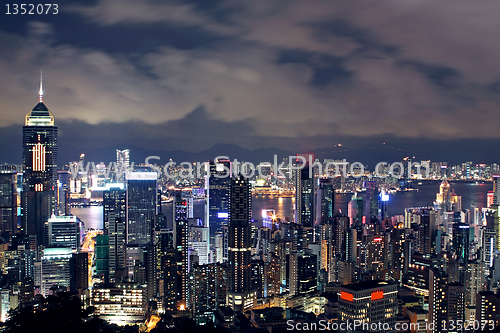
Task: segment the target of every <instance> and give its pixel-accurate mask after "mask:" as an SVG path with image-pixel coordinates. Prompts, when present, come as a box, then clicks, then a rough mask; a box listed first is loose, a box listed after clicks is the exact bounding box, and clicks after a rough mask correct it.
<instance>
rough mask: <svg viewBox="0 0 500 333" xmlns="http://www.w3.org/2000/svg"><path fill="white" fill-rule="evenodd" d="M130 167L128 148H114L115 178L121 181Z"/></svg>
mask: <svg viewBox="0 0 500 333" xmlns="http://www.w3.org/2000/svg"><path fill="white" fill-rule="evenodd" d="M129 167H130V149H124V150H119V149H117V150H116V180H117V181H123V178H124V175H125V173H126V172H127V171H128V169H129Z"/></svg>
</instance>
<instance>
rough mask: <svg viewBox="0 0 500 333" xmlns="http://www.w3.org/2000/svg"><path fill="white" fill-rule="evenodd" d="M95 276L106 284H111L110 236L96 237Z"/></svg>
mask: <svg viewBox="0 0 500 333" xmlns="http://www.w3.org/2000/svg"><path fill="white" fill-rule="evenodd" d="M94 249H95V251H94V254H95V274H96V276H97V277H99V278H100V279H101V280H102V281H103V282H104V283H105V284H107V283H109V250H110V248H109V235H97V236H96V237H95V246H94Z"/></svg>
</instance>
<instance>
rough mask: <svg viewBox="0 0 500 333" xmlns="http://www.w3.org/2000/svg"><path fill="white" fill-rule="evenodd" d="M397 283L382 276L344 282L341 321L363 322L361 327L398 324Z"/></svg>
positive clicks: (372, 328)
mask: <svg viewBox="0 0 500 333" xmlns="http://www.w3.org/2000/svg"><path fill="white" fill-rule="evenodd" d="M397 293H398V291H397V284H396V283H394V282H385V281H381V280H373V281H365V282H361V283H357V284H348V285H345V286H340V287H339V291H338V296H339V306H338V320H339V322H347V321H350V322H353V321H354V320H357V321H359V322H360V323H363V324H364V325H365V326H363V327H361V328H358V330H360V331H369V332H385V331H384V329H383V326H384V325H386V326H388V327H390V328H391V329H393V328H394V326H395V324H396V319H397V313H398V302H397ZM372 325H373V326H372Z"/></svg>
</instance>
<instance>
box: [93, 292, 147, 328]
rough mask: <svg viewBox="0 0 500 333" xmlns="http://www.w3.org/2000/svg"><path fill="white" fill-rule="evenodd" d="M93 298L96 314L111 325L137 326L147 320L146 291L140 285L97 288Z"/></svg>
mask: <svg viewBox="0 0 500 333" xmlns="http://www.w3.org/2000/svg"><path fill="white" fill-rule="evenodd" d="M92 298H93V300H92V304H93V305H94V307H95V308H96V311H95V312H96V314H98V315H99V317H100V318H102V319H104V320H106V321H108V322H109V323H111V324H117V325H127V324H137V323H141V322H144V320H145V318H146V309H147V304H148V302H147V298H146V289H145V288H144V287H142V286H139V285H138V284H134V283H123V282H122V283H119V284H117V285H116V286H114V287H109V286H97V287H94V288H93V290H92Z"/></svg>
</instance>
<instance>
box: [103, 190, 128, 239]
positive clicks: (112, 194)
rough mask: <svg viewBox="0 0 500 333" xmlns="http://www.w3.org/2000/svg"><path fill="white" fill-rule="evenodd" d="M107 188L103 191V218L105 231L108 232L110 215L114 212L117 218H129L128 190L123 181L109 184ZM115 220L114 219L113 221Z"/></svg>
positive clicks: (123, 219)
mask: <svg viewBox="0 0 500 333" xmlns="http://www.w3.org/2000/svg"><path fill="white" fill-rule="evenodd" d="M106 187H107V189H106V190H105V191H103V194H102V195H103V200H102V208H103V220H104V233H105V234H107V233H108V228H109V222H110V221H109V215H110V213H111V212H113V213H114V216H115V218H120V219H121V220H122V221H125V220H126V219H127V206H126V203H127V191H126V190H125V187H124V186H123V184H121V183H116V184H108V185H107V186H106ZM111 222H114V221H111Z"/></svg>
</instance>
